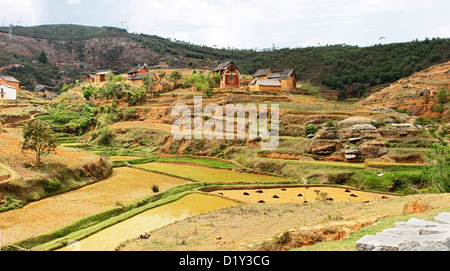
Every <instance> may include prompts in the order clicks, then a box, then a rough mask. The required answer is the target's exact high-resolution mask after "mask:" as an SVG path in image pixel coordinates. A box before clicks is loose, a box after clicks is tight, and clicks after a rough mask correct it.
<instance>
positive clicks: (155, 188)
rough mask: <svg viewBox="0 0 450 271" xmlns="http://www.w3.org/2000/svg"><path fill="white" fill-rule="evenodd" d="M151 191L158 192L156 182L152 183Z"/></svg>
mask: <svg viewBox="0 0 450 271" xmlns="http://www.w3.org/2000/svg"><path fill="white" fill-rule="evenodd" d="M152 191H153V193H158V192H159V186H157V185H156V184H154V185H153V186H152Z"/></svg>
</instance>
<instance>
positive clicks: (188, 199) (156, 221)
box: [61, 193, 238, 251]
mask: <svg viewBox="0 0 450 271" xmlns="http://www.w3.org/2000/svg"><path fill="white" fill-rule="evenodd" d="M236 205H238V203H236V202H234V201H231V200H227V199H223V198H219V197H214V196H208V195H204V194H197V193H194V194H189V195H187V196H185V197H183V198H181V199H179V200H177V201H175V202H172V203H169V204H166V205H162V206H159V207H156V208H154V209H151V210H149V211H146V212H144V213H141V214H139V215H136V216H134V217H132V218H130V219H127V220H125V221H123V222H120V223H117V224H115V225H113V226H111V227H109V228H106V229H104V230H101V231H99V232H97V233H95V234H93V235H91V236H89V237H87V238H85V239H83V240H81V241H79V242H78V243H77V245H74V244H73V243H70V244H71V245H70V246H67V247H65V248H63V249H61V251H70V250H75V249H79V250H81V251H113V250H114V249H115V248H117V247H118V246H119V245H120V244H121V243H122V242H124V241H127V240H130V239H135V238H138V237H139V236H141V235H144V234H145V233H148V232H151V231H153V230H155V229H158V228H161V227H164V226H166V225H168V224H171V223H174V222H176V221H179V220H182V219H185V218H187V217H190V216H193V215H198V214H203V213H208V212H211V211H215V210H218V209H222V208H228V207H232V206H236Z"/></svg>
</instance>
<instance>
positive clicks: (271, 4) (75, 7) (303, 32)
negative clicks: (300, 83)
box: [0, 0, 450, 50]
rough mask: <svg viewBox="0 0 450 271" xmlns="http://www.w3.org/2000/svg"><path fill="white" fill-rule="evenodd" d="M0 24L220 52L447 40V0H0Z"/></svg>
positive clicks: (449, 27) (449, 23) (449, 25)
mask: <svg viewBox="0 0 450 271" xmlns="http://www.w3.org/2000/svg"><path fill="white" fill-rule="evenodd" d="M0 9H2V10H7V11H8V12H2V16H1V17H0V25H4V26H7V25H10V24H12V25H22V26H34V25H43V24H78V25H88V26H114V27H120V28H126V29H127V30H128V31H129V32H130V33H138V34H140V33H143V34H148V35H157V36H160V37H163V38H171V39H176V40H182V41H186V42H190V43H193V44H197V45H207V46H212V47H216V46H217V47H218V48H228V47H231V48H238V49H259V50H260V49H264V48H272V47H275V48H286V47H289V48H295V47H308V46H322V45H327V44H328V45H334V44H348V45H357V46H361V47H363V46H371V45H374V44H380V43H381V44H385V43H395V42H409V41H412V40H415V39H418V40H424V39H425V38H450V16H449V14H450V1H448V0H423V1H422V0H335V1H332V0H297V1H294V0H226V1H217V0H128V1H119V0H15V1H11V0H0Z"/></svg>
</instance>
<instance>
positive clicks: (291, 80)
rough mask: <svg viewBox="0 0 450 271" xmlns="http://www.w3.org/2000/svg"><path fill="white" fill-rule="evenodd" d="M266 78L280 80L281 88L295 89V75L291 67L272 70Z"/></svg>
mask: <svg viewBox="0 0 450 271" xmlns="http://www.w3.org/2000/svg"><path fill="white" fill-rule="evenodd" d="M267 79H277V80H280V83H281V89H282V90H289V89H293V88H294V89H295V87H296V86H297V76H296V74H295V72H294V70H293V69H283V70H272V72H271V73H270V74H269V76H268V77H267Z"/></svg>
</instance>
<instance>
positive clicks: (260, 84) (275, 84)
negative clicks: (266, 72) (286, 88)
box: [248, 78, 281, 92]
mask: <svg viewBox="0 0 450 271" xmlns="http://www.w3.org/2000/svg"><path fill="white" fill-rule="evenodd" d="M248 87H249V90H252V91H272V92H281V82H280V80H277V79H261V78H255V79H253V80H252V81H251V82H250V84H248Z"/></svg>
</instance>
